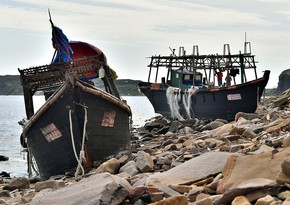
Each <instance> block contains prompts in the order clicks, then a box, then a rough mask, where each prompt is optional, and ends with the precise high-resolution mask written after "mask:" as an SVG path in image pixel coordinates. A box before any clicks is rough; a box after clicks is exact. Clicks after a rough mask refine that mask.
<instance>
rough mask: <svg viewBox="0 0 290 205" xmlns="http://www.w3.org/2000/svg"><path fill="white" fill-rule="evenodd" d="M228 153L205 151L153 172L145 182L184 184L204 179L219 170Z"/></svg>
mask: <svg viewBox="0 0 290 205" xmlns="http://www.w3.org/2000/svg"><path fill="white" fill-rule="evenodd" d="M230 155H231V153H226V152H207V153H205V154H202V155H200V156H198V157H195V158H192V159H191V160H189V161H186V162H184V163H182V164H180V165H178V166H176V167H174V168H172V169H170V170H168V171H166V172H162V173H154V174H153V175H151V176H149V177H148V180H147V183H146V184H147V185H151V184H155V183H164V184H167V185H170V184H185V183H189V182H192V181H197V180H198V179H204V178H206V177H207V176H210V175H215V174H217V173H219V172H221V171H222V169H223V167H224V165H225V164H226V161H227V158H228V157H229V156H230ZM213 165H214V166H213Z"/></svg>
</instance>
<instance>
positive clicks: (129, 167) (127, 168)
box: [119, 160, 139, 177]
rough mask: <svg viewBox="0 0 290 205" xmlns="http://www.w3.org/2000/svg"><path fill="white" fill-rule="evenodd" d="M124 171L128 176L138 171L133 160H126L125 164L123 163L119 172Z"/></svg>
mask: <svg viewBox="0 0 290 205" xmlns="http://www.w3.org/2000/svg"><path fill="white" fill-rule="evenodd" d="M122 172H125V173H127V174H128V175H129V176H131V177H132V176H134V175H136V174H138V173H139V171H138V168H137V165H136V162H135V161H133V160H132V161H129V162H127V163H126V164H125V165H123V166H122V167H121V168H120V170H119V173H122Z"/></svg>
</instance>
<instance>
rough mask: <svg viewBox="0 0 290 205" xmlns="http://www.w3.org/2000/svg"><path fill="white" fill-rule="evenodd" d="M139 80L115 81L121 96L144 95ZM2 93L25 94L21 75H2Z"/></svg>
mask: <svg viewBox="0 0 290 205" xmlns="http://www.w3.org/2000/svg"><path fill="white" fill-rule="evenodd" d="M139 82H140V81H138V80H130V79H119V80H116V81H115V84H116V87H117V89H118V91H119V93H120V95H121V96H130V95H131V96H138V95H142V94H141V93H140V92H139V91H138V86H137V85H138V83H139ZM96 85H97V86H99V87H100V88H103V85H102V82H100V81H96ZM0 95H23V91H22V85H21V82H20V76H19V75H4V76H0Z"/></svg>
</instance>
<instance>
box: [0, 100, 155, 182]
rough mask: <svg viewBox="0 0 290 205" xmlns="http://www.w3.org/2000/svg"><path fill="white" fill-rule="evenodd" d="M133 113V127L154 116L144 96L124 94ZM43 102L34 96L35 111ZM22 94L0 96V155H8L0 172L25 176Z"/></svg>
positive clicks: (0, 165) (0, 163)
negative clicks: (21, 138)
mask: <svg viewBox="0 0 290 205" xmlns="http://www.w3.org/2000/svg"><path fill="white" fill-rule="evenodd" d="M123 99H125V100H127V103H128V105H129V106H130V107H131V110H132V113H133V127H140V126H143V125H144V124H145V121H146V120H147V119H150V118H151V117H154V116H156V114H155V113H154V111H153V107H152V106H151V104H150V102H149V101H148V100H147V98H146V97H144V96H130V97H128V96H125V97H123ZM43 103H44V97H43V96H34V107H35V111H36V110H37V109H39V107H40V106H41V105H42V104H43ZM25 116H26V115H25V106H24V99H23V96H0V155H4V156H7V157H9V160H8V161H0V172H1V171H6V172H8V173H10V175H11V176H12V177H13V176H27V162H26V152H23V151H22V147H21V145H20V141H19V137H20V134H21V132H22V128H21V126H20V125H19V124H18V121H20V120H22V119H23V118H25Z"/></svg>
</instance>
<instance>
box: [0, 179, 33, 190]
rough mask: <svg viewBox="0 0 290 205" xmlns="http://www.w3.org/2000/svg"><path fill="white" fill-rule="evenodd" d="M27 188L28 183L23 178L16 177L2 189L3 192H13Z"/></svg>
mask: <svg viewBox="0 0 290 205" xmlns="http://www.w3.org/2000/svg"><path fill="white" fill-rule="evenodd" d="M28 188H29V181H28V179H27V178H25V177H16V178H13V179H11V181H10V182H9V184H8V185H6V186H4V187H3V190H9V191H13V190H15V189H20V190H22V189H28Z"/></svg>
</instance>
